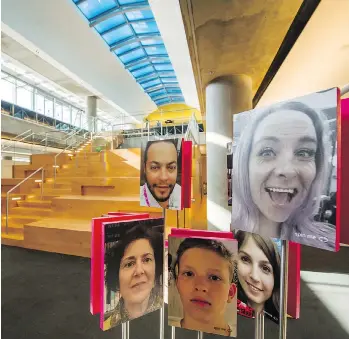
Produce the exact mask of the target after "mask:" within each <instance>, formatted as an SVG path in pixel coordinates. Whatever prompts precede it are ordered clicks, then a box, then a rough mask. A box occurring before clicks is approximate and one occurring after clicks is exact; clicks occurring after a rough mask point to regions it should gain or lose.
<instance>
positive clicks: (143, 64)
mask: <svg viewBox="0 0 349 339" xmlns="http://www.w3.org/2000/svg"><path fill="white" fill-rule="evenodd" d="M150 65H151V64H150V62H149V61H148V60H144V62H142V63H139V64H138V65H135V66H131V67H129V68H128V70H129V71H130V72H134V71H138V70H141V69H142V68H143V67H147V66H150Z"/></svg>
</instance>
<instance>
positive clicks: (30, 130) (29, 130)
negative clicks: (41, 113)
mask: <svg viewBox="0 0 349 339" xmlns="http://www.w3.org/2000/svg"><path fill="white" fill-rule="evenodd" d="M28 132H32V129H31V128H29V129H28V130H27V131H25V132H23V133H21V134H18V135H17V136H15V137H14V138H13V139H10V140H11V141H15V140H16V138H18V137H20V136H21V135H24V134H26V133H28Z"/></svg>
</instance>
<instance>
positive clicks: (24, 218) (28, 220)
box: [1, 213, 37, 225]
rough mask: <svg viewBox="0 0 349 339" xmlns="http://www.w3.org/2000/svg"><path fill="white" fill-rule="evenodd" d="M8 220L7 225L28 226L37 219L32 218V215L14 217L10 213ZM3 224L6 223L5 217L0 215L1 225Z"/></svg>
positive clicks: (14, 215)
mask: <svg viewBox="0 0 349 339" xmlns="http://www.w3.org/2000/svg"><path fill="white" fill-rule="evenodd" d="M8 218H9V223H15V224H22V225H24V224H28V223H31V222H33V221H36V220H37V218H35V217H33V216H32V215H16V214H13V213H10V214H9V217H8ZM5 223H6V215H5V214H2V215H1V224H5Z"/></svg>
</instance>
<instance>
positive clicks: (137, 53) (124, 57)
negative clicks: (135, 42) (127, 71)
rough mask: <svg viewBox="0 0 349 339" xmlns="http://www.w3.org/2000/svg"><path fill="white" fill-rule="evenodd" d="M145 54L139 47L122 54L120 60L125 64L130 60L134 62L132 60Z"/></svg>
mask: <svg viewBox="0 0 349 339" xmlns="http://www.w3.org/2000/svg"><path fill="white" fill-rule="evenodd" d="M144 56H145V54H144V52H143V50H142V49H137V50H136V51H133V52H130V53H127V54H125V55H122V56H121V57H120V60H121V61H122V62H123V63H124V64H125V63H128V62H132V61H135V60H138V59H140V58H142V57H144Z"/></svg>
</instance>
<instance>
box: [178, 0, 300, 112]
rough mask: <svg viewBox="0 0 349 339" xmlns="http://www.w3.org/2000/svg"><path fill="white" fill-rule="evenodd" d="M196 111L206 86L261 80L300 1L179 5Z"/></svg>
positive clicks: (195, 0) (196, 0)
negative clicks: (234, 79)
mask: <svg viewBox="0 0 349 339" xmlns="http://www.w3.org/2000/svg"><path fill="white" fill-rule="evenodd" d="M179 2H180V6H181V11H182V16H183V21H184V26H185V31H186V36H187V41H188V44H189V50H190V55H191V60H192V63H193V68H194V74H195V81H196V86H197V89H198V93H199V98H200V107H201V110H202V111H204V108H205V88H206V86H207V84H208V83H209V82H210V81H211V80H213V79H215V78H217V77H219V76H223V75H230V74H246V75H248V76H250V77H251V78H252V86H253V89H252V90H253V93H252V94H253V95H254V94H255V93H256V91H257V90H258V88H259V86H260V84H261V82H262V80H263V78H264V76H265V75H266V73H267V71H268V69H269V67H270V65H271V63H272V61H273V59H274V57H275V55H276V53H277V51H278V49H279V47H280V45H281V44H282V42H283V40H284V37H285V36H286V34H287V32H288V30H289V27H290V25H291V24H292V22H293V20H294V18H295V16H296V14H297V12H298V10H299V8H300V6H301V5H302V0H292V1H289V0H278V1H275V0H264V1H260V0H251V1H246V0H215V1H214V6H213V2H212V1H210V0H180V1H179Z"/></svg>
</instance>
